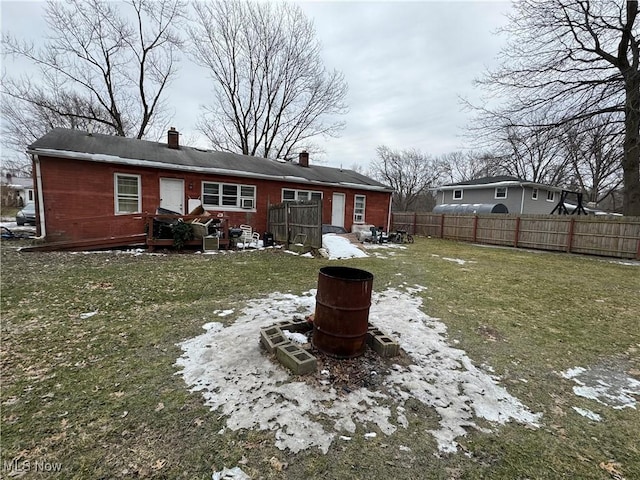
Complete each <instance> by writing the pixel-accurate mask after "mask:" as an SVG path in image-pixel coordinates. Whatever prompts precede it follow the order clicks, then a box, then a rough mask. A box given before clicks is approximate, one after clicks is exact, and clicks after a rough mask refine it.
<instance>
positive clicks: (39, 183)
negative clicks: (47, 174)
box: [33, 155, 47, 239]
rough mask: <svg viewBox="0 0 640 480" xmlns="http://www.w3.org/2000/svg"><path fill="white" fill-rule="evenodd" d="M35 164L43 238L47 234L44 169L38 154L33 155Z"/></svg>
mask: <svg viewBox="0 0 640 480" xmlns="http://www.w3.org/2000/svg"><path fill="white" fill-rule="evenodd" d="M33 165H34V167H35V170H36V187H37V189H38V219H39V220H40V222H39V225H40V236H39V237H37V238H38V239H43V238H45V237H46V236H47V225H46V222H45V217H44V196H43V195H42V171H41V169H40V158H39V157H38V155H34V156H33Z"/></svg>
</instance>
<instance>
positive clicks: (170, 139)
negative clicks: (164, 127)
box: [167, 127, 180, 150]
mask: <svg viewBox="0 0 640 480" xmlns="http://www.w3.org/2000/svg"><path fill="white" fill-rule="evenodd" d="M179 137H180V134H179V133H178V131H177V130H176V129H175V127H171V128H170V129H169V131H168V132H167V146H168V147H169V148H174V149H176V150H177V149H179V148H180V142H179V141H178V138H179Z"/></svg>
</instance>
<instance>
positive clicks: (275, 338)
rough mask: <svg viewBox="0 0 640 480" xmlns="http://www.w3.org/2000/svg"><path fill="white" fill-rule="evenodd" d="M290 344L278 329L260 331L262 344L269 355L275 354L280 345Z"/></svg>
mask: <svg viewBox="0 0 640 480" xmlns="http://www.w3.org/2000/svg"><path fill="white" fill-rule="evenodd" d="M288 342H289V340H288V339H287V337H285V336H284V334H283V333H282V330H280V328H278V327H270V328H263V329H262V330H260V343H261V344H262V346H263V347H264V348H266V349H267V351H268V352H269V353H274V351H275V349H276V348H277V347H278V346H279V345H283V344H285V343H288Z"/></svg>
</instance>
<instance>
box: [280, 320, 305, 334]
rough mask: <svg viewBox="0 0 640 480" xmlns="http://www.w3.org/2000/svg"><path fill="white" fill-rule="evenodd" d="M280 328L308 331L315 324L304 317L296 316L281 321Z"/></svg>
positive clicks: (290, 330) (301, 331) (299, 331)
mask: <svg viewBox="0 0 640 480" xmlns="http://www.w3.org/2000/svg"><path fill="white" fill-rule="evenodd" d="M278 328H280V329H281V330H287V331H289V332H298V333H307V332H308V331H310V330H311V329H313V324H311V323H309V322H307V321H306V320H305V319H304V318H294V319H293V320H285V321H283V322H279V323H278Z"/></svg>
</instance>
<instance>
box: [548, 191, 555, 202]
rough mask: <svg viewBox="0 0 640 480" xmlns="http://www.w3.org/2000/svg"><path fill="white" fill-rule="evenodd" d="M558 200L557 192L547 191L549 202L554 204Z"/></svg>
mask: <svg viewBox="0 0 640 480" xmlns="http://www.w3.org/2000/svg"><path fill="white" fill-rule="evenodd" d="M555 199H556V192H554V191H553V190H547V202H554V201H555Z"/></svg>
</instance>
